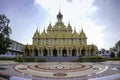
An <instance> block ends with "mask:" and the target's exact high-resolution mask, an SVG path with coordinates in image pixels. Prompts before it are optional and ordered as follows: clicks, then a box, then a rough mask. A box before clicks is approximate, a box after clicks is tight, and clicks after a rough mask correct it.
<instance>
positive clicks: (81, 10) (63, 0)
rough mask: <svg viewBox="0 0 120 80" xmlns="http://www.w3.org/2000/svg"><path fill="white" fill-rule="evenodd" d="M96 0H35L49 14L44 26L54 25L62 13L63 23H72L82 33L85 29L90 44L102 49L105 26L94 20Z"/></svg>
mask: <svg viewBox="0 0 120 80" xmlns="http://www.w3.org/2000/svg"><path fill="white" fill-rule="evenodd" d="M94 1H95V0H50V1H48V0H35V2H34V3H35V5H39V6H40V7H42V8H43V9H44V11H45V12H46V13H47V17H46V22H45V23H44V24H43V25H45V26H46V27H47V26H48V24H49V22H50V21H51V22H52V25H54V24H55V22H56V21H57V19H56V15H57V14H58V12H59V8H60V11H61V12H62V14H63V22H64V23H65V24H66V25H67V24H68V22H69V21H70V22H71V25H72V27H73V29H74V27H75V28H76V30H77V32H80V31H81V26H82V27H83V29H84V31H85V33H86V35H87V37H88V43H89V44H92V43H93V44H95V45H97V46H98V48H99V49H100V48H101V47H103V46H104V44H103V43H104V42H103V37H104V35H103V33H102V30H103V29H104V27H105V26H102V25H98V24H97V23H96V22H95V21H94V20H93V19H92V16H93V14H94V13H95V12H96V11H97V10H98V8H97V7H96V6H93V3H94Z"/></svg>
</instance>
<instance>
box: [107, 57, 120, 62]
mask: <svg viewBox="0 0 120 80" xmlns="http://www.w3.org/2000/svg"><path fill="white" fill-rule="evenodd" d="M107 60H112V61H117V60H120V58H119V57H115V58H108V59H107Z"/></svg>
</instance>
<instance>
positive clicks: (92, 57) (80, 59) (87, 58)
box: [75, 56, 106, 62]
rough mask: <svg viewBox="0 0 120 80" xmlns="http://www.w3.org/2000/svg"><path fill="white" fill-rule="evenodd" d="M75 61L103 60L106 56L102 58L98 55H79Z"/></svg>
mask: <svg viewBox="0 0 120 80" xmlns="http://www.w3.org/2000/svg"><path fill="white" fill-rule="evenodd" d="M75 61H77V62H103V61H106V58H103V57H100V56H85V57H81V58H79V59H77V60H75Z"/></svg>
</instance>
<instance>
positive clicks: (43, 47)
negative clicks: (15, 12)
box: [25, 12, 98, 56]
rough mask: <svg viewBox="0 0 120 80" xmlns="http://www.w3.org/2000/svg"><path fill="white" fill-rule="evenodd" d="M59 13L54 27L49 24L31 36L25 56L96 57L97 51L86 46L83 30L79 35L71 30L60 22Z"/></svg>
mask: <svg viewBox="0 0 120 80" xmlns="http://www.w3.org/2000/svg"><path fill="white" fill-rule="evenodd" d="M62 19H63V15H62V14H61V12H59V13H58V15H57V22H56V23H55V25H54V26H52V25H51V23H50V24H49V25H48V27H47V30H45V29H44V30H43V32H42V33H39V31H38V29H37V30H36V32H35V33H34V35H33V44H32V45H28V44H27V45H26V46H25V55H26V56H86V55H96V54H97V52H98V49H97V47H96V46H95V45H93V44H91V45H87V37H86V34H85V33H84V31H83V29H82V30H81V32H80V33H77V32H76V30H75V29H74V30H72V26H71V24H70V23H69V24H68V25H67V26H66V25H64V23H63V22H62Z"/></svg>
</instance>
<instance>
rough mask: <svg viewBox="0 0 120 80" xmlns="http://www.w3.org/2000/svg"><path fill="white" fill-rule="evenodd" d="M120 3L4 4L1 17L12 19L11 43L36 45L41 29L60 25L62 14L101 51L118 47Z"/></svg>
mask: <svg viewBox="0 0 120 80" xmlns="http://www.w3.org/2000/svg"><path fill="white" fill-rule="evenodd" d="M119 4H120V0H0V14H5V15H6V16H7V18H9V19H10V24H9V26H10V27H11V29H12V34H11V39H13V40H16V41H18V42H21V43H23V44H27V43H28V44H32V37H33V34H34V32H35V31H36V29H37V27H38V29H39V31H40V33H41V32H42V31H43V29H44V28H45V29H47V26H48V25H49V23H50V22H51V24H52V26H54V25H55V23H56V22H57V18H56V15H57V14H58V12H59V10H60V11H61V13H62V14H63V22H64V24H65V25H67V24H68V23H69V22H70V23H71V25H72V28H73V29H74V28H75V29H76V31H77V32H78V33H80V31H81V28H83V30H84V32H85V33H86V36H87V38H88V39H87V43H88V44H95V45H96V46H97V47H98V49H101V48H105V49H109V48H111V47H114V45H115V43H116V42H117V41H118V40H120V31H119V30H120V26H119V25H120V22H119V21H120V16H119V14H120V10H119V9H120V5H119Z"/></svg>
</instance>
